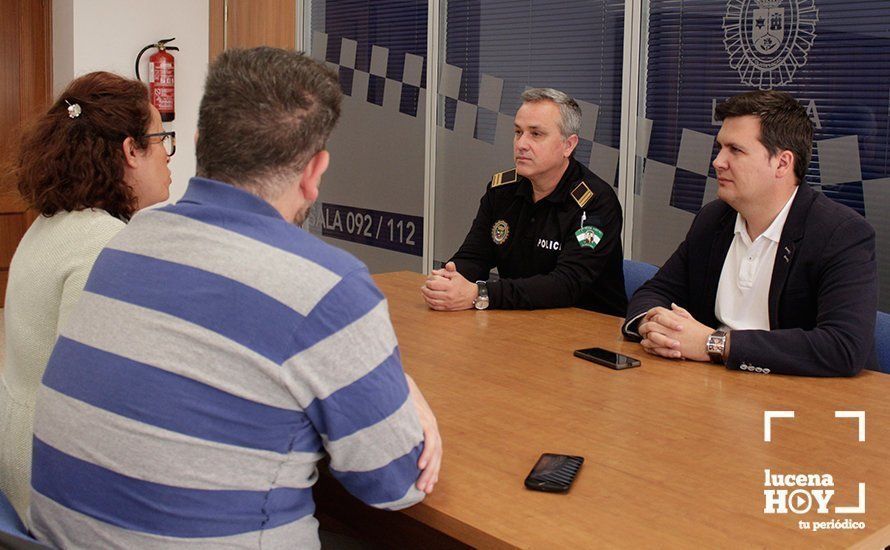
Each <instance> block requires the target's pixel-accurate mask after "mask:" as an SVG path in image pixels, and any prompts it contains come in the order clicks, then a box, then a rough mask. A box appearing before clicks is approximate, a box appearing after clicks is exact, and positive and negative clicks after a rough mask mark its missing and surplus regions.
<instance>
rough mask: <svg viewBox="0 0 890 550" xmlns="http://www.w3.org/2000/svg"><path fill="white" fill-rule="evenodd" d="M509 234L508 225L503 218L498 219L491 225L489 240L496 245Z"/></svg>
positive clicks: (502, 242) (502, 241)
mask: <svg viewBox="0 0 890 550" xmlns="http://www.w3.org/2000/svg"><path fill="white" fill-rule="evenodd" d="M509 236H510V226H509V225H508V224H507V222H505V221H504V220H498V221H496V222H494V225H492V226H491V240H493V241H494V244H496V245H502V244H504V242H506V240H507V237H509Z"/></svg>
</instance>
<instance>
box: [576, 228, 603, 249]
mask: <svg viewBox="0 0 890 550" xmlns="http://www.w3.org/2000/svg"><path fill="white" fill-rule="evenodd" d="M575 238H576V239H578V244H580V245H581V246H587V247H590V248H591V249H594V248H596V245H598V244H600V241H601V240H602V239H603V232H602V231H600V230H599V228H597V227H593V226H592V225H585V226H584V227H582V228H581V229H579V230H577V231H575Z"/></svg>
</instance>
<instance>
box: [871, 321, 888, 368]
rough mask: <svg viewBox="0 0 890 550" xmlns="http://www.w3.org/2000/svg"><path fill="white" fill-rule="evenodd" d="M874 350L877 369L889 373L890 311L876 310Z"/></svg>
mask: <svg viewBox="0 0 890 550" xmlns="http://www.w3.org/2000/svg"><path fill="white" fill-rule="evenodd" d="M875 350H876V351H877V352H878V370H879V371H881V372H886V373H887V374H890V313H884V312H883V311H879V312H878V318H877V321H876V322H875Z"/></svg>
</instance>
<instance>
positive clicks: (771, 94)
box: [715, 90, 813, 185]
mask: <svg viewBox="0 0 890 550" xmlns="http://www.w3.org/2000/svg"><path fill="white" fill-rule="evenodd" d="M715 114H716V117H717V120H720V121H722V120H724V119H727V118H732V117H739V116H746V115H754V116H756V117H758V118H760V138H759V139H760V143H762V144H763V146H764V147H766V150H767V151H769V154H770V156H771V157H772V156H774V155H776V154H777V153H779V152H780V151H785V150H788V151H791V152H792V153H793V154H794V175H795V176H796V177H797V183H798V185H799V184H801V183H803V181H804V179H805V178H806V175H807V167H808V166H809V165H810V155H811V154H812V151H813V123H812V121H811V120H810V117H808V116H807V111H806V109H804V108H803V106H802V105H801V104H800V103H798V101H797V100H796V99H794V98H793V97H791V95H790V94H787V93H785V92H777V91H773V90H769V91H762V90H757V91H753V92H745V93H743V94H739V95H737V96H733V97H731V98H729V99H727V100H726V101H724V102H723V103H721V104H719V105H717V109H716V112H715Z"/></svg>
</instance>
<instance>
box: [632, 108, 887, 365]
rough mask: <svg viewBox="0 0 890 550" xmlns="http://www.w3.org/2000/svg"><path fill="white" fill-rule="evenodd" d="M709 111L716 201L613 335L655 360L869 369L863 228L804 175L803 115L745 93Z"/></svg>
mask: <svg viewBox="0 0 890 550" xmlns="http://www.w3.org/2000/svg"><path fill="white" fill-rule="evenodd" d="M716 114H717V118H718V120H721V121H723V126H722V127H721V129H720V132H719V133H718V135H717V142H718V144H719V146H720V152H719V154H718V155H717V158H716V159H715V160H714V168H715V170H716V172H717V178H718V184H719V190H718V195H717V196H718V197H719V199H718V200H715V201H713V202H711V203H710V204H708V205H706V206H704V207H703V208H702V210H701V211H700V212H699V214H698V215H697V216H696V218H695V220H694V221H693V222H692V227H691V228H690V229H689V233H688V234H687V235H686V240H685V241H683V243H681V244H680V246H679V248H678V249H677V250H676V252H674V254H673V255H672V256H671V258H670V259H669V260H668V261H667V262H666V263H665V264H664V266H662V268H661V269H660V270H659V272H658V274H656V276H655V277H653V278H652V280H650V281H648V282H647V283H646V284H645V285H643V286H642V287H640V289H639V290H638V291H637V292H636V293H635V294H634V296H633V298H632V299H631V302H630V304H629V306H628V315H627V319H626V321H625V323H624V326H623V327H622V332H623V333H624V335H625V336H626V337H627V338H630V339H634V340H639V341H640V343H641V345H642V347H643V349H644V350H645V351H646V352H648V353H651V354H654V355H659V356H662V357H669V358H675V359H681V358H682V359H688V360H696V361H709V360H710V361H713V362H715V363H722V364H725V365H726V366H727V368H730V369H738V370H744V371H748V372H755V373H763V374H769V373H783V374H797V375H809V376H852V375H853V374H856V373H857V372H859V371H860V370H861V369H862V368H863V367H869V368H876V365H877V359H876V356H875V351H874V323H875V312H876V309H877V271H876V270H877V268H876V263H875V234H874V230H873V229H872V227H871V226H870V225H869V224H868V222H866V221H865V219H864V218H863V217H862V216H861V215H859V214H858V213H856V212H855V211H853V210H852V209H850V208H847V207H845V206H842V205H840V204H838V203H835V202H833V201H831V200H830V199H828V198H826V197H825V196H824V195H822V194H821V193H817V192H816V191H813V190H812V189H810V187H809V185H807V184H806V182H805V181H804V178H805V175H806V171H807V165H808V164H809V160H810V153H811V150H812V141H813V126H812V123H811V122H810V120H809V118H808V117H807V114H806V111H805V110H804V108H803V107H802V106H801V105H800V104H799V103H798V102H797V101H795V100H794V98H792V97H791V96H790V95H788V94H786V93H783V92H774V91H755V92H748V93H744V94H741V95H738V96H735V97H733V98H730V99H729V100H727V101H726V102H724V103H722V104H721V105H719V106H718V107H717V111H716Z"/></svg>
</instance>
